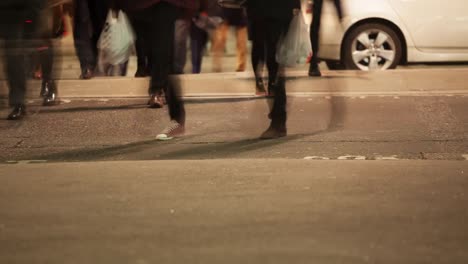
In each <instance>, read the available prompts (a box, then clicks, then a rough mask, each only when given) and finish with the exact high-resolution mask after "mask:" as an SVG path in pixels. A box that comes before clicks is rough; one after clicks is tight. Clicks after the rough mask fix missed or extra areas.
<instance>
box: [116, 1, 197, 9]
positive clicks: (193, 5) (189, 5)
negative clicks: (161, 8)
mask: <svg viewBox="0 0 468 264" xmlns="http://www.w3.org/2000/svg"><path fill="white" fill-rule="evenodd" d="M115 2H116V4H117V7H119V8H121V9H123V10H126V11H128V10H130V11H132V10H140V9H145V8H148V7H150V6H153V5H155V4H158V3H159V2H167V3H169V4H172V5H174V6H177V7H180V8H186V9H192V10H197V9H198V7H199V5H200V0H115Z"/></svg>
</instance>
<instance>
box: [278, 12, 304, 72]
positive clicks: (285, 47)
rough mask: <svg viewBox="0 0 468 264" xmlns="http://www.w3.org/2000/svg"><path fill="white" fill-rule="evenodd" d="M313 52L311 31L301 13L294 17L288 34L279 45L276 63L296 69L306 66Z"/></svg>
mask: <svg viewBox="0 0 468 264" xmlns="http://www.w3.org/2000/svg"><path fill="white" fill-rule="evenodd" d="M311 52H312V45H311V43H310V37H309V30H308V28H307V24H306V23H305V21H304V17H303V15H302V14H301V13H299V14H297V15H295V16H294V17H293V19H292V20H291V23H290V24H289V29H288V32H287V33H286V35H285V36H284V37H283V38H282V39H281V40H280V42H279V44H278V48H277V51H276V61H277V62H278V63H279V64H280V65H283V66H285V67H295V66H297V65H299V64H305V63H306V61H307V57H308V56H309V55H310V54H311Z"/></svg>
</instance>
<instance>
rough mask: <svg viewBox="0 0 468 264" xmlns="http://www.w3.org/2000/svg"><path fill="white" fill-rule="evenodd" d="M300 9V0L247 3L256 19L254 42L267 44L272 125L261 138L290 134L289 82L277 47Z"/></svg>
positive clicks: (259, 0)
mask: <svg viewBox="0 0 468 264" xmlns="http://www.w3.org/2000/svg"><path fill="white" fill-rule="evenodd" d="M300 8H301V3H300V0H288V1H268V0H249V1H248V2H247V10H248V13H249V14H252V15H253V17H255V23H256V25H255V26H254V36H253V37H254V39H255V40H254V41H256V43H257V44H259V45H261V44H262V43H264V45H265V52H266V64H267V68H268V75H269V76H268V77H269V84H270V87H269V89H270V91H271V94H272V95H273V106H272V108H271V111H270V114H269V117H270V118H271V123H270V126H269V127H268V129H267V130H266V131H265V132H263V134H262V135H261V136H260V138H261V139H272V138H279V137H284V136H286V134H287V129H286V118H287V116H286V87H285V86H286V79H285V75H284V66H282V65H278V63H277V62H276V48H277V46H278V42H279V41H280V39H281V36H284V35H285V34H286V33H287V31H288V28H289V24H290V22H291V19H292V18H293V16H294V15H295V14H296V15H297V14H298V13H299V10H300ZM257 38H258V39H257ZM260 59H261V58H260Z"/></svg>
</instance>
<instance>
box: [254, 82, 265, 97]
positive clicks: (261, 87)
mask: <svg viewBox="0 0 468 264" xmlns="http://www.w3.org/2000/svg"><path fill="white" fill-rule="evenodd" d="M266 94H267V92H266V90H265V84H264V83H263V79H262V78H256V79H255V95H258V96H265V95H266Z"/></svg>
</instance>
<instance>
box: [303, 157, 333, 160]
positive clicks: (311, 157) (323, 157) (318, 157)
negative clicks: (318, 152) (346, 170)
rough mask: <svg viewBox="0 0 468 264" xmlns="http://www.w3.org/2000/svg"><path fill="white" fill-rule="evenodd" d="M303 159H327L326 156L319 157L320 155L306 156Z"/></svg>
mask: <svg viewBox="0 0 468 264" xmlns="http://www.w3.org/2000/svg"><path fill="white" fill-rule="evenodd" d="M304 159H305V160H329V159H330V158H328V157H320V156H307V157H304Z"/></svg>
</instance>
